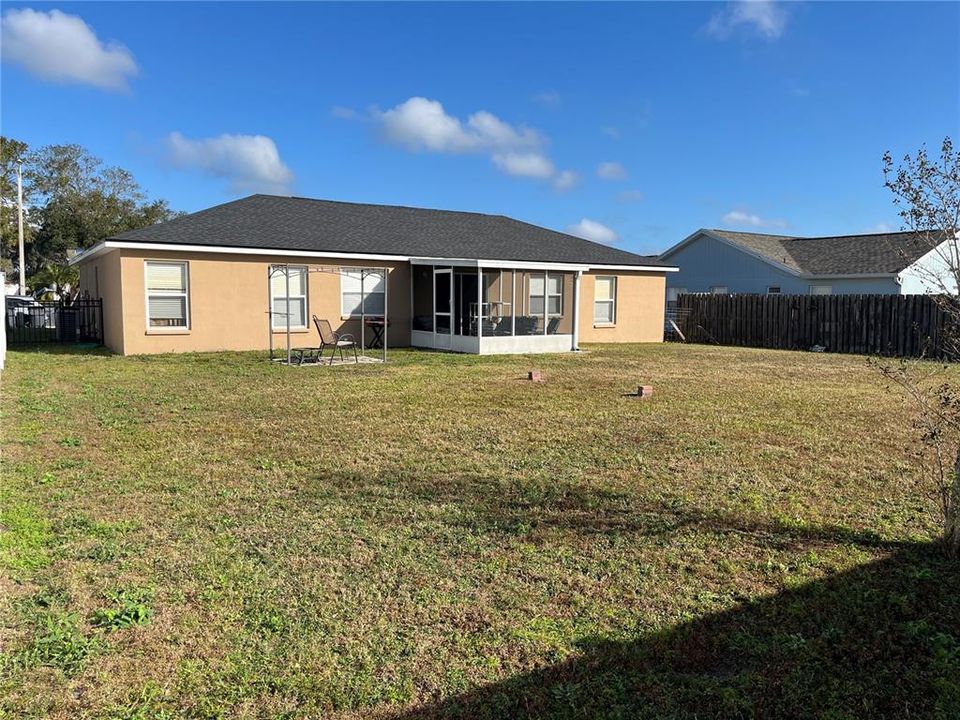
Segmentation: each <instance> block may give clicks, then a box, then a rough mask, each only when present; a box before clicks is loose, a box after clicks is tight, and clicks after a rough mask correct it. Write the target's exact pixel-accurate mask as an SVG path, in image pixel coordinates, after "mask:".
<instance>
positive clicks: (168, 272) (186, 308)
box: [144, 261, 190, 330]
mask: <svg viewBox="0 0 960 720" xmlns="http://www.w3.org/2000/svg"><path fill="white" fill-rule="evenodd" d="M144 273H145V275H146V286H147V328H148V329H149V328H153V329H155V330H157V329H161V330H162V329H170V330H188V329H189V328H190V295H189V289H188V288H189V285H188V277H189V273H188V271H187V263H185V262H153V261H147V262H145V263H144Z"/></svg>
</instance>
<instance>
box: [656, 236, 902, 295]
mask: <svg viewBox="0 0 960 720" xmlns="http://www.w3.org/2000/svg"><path fill="white" fill-rule="evenodd" d="M665 260H666V262H669V263H670V264H671V265H676V266H678V267H679V268H680V271H679V272H675V273H667V287H668V288H686V289H687V291H688V292H709V291H710V288H711V287H714V286H717V285H725V286H726V287H727V288H729V290H730V292H731V293H763V294H765V293H766V292H767V287H768V286H770V285H779V286H780V292H781V293H782V294H784V295H806V294H808V293H809V292H810V285H830V286H831V287H832V288H833V294H834V295H849V294H852V293H864V294H875V293H877V294H884V295H886V294H899V293H900V286H899V285H898V284H897V283H896V282H894V280H893V279H892V278H862V279H850V280H836V279H831V280H823V281H817V280H810V279H808V278H799V277H796V276H794V275H791V274H789V273H787V272H784V271H782V270H779V269H778V268H776V267H774V266H772V265H770V264H768V263H765V262H764V261H762V260H759V259H757V258H755V257H753V256H752V255H749V254H747V253H745V252H742V251H740V250H737V249H736V248H734V247H732V246H730V245H728V244H727V243H724V242H720V241H719V240H716V239H714V238H711V237H707V236H705V235H701V236H700V237H698V238H696V239H694V240H693V241H691V242H690V243H688V244H687V245H686V246H685V247H683V248H681V249H680V250H679V251H677V252H676V253H674V254H673V255H671V256H669V257H668V258H665Z"/></svg>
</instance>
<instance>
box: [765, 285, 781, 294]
mask: <svg viewBox="0 0 960 720" xmlns="http://www.w3.org/2000/svg"><path fill="white" fill-rule="evenodd" d="M779 294H780V286H779V285H768V286H767V295H779Z"/></svg>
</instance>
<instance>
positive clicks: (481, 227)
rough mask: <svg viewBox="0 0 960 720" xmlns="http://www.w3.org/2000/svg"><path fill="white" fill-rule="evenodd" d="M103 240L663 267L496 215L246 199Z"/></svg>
mask: <svg viewBox="0 0 960 720" xmlns="http://www.w3.org/2000/svg"><path fill="white" fill-rule="evenodd" d="M108 239H109V240H123V241H126V242H145V243H170V244H182V245H213V246H229V247H241V248H259V249H271V250H306V251H311V250H312V251H322V252H343V253H370V254H377V255H399V256H409V257H445V258H467V259H478V258H479V259H484V260H519V261H540V262H565V263H583V264H595V265H658V266H659V265H662V264H663V263H660V262H659V261H658V260H657V259H656V258H653V257H645V256H643V255H635V254H633V253H629V252H626V251H624V250H618V249H616V248H612V247H607V246H606V245H600V244H598V243H594V242H590V241H589V240H583V239H581V238H578V237H574V236H572V235H567V234H565V233H560V232H555V231H553V230H547V229H546V228H542V227H538V226H536V225H530V224H528V223H525V222H520V221H519V220H512V219H511V218H508V217H504V216H502V215H482V214H480V213H471V212H454V211H450V210H427V209H422V208H411V207H397V206H392V205H365V204H360V203H347V202H334V201H330V200H311V199H307V198H295V197H278V196H275V195H251V196H250V197H247V198H243V199H241V200H235V201H233V202H228V203H225V204H223V205H217V206H215V207H212V208H209V209H207V210H201V211H200V212H195V213H192V214H190V215H184V216H182V217H179V218H175V219H173V220H170V221H168V222H164V223H160V224H158V225H153V226H151V227H146V228H141V229H139V230H132V231H130V232H125V233H122V234H120V235H116V236H114V237H112V238H108Z"/></svg>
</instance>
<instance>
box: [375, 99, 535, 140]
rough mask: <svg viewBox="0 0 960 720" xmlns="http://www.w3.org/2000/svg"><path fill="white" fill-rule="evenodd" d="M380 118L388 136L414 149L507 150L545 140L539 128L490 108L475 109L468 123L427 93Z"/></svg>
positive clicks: (382, 127)
mask: <svg viewBox="0 0 960 720" xmlns="http://www.w3.org/2000/svg"><path fill="white" fill-rule="evenodd" d="M379 120H380V126H381V130H382V132H383V137H384V139H386V140H387V141H388V142H390V143H393V144H395V145H400V146H402V147H404V148H406V149H407V150H412V151H418V150H426V151H429V152H440V153H466V152H483V151H505V150H516V149H522V148H527V149H530V148H537V147H540V146H541V145H542V144H543V138H542V137H541V136H540V134H539V133H537V132H536V131H535V130H531V129H529V128H525V127H521V128H515V127H513V126H512V125H510V124H509V123H506V122H504V121H503V120H501V119H500V118H498V117H497V116H496V115H494V114H493V113H489V112H487V111H486V110H480V111H479V112H475V113H474V114H473V115H471V116H470V117H469V118H467V122H466V123H465V124H464V123H462V122H461V121H460V120H459V119H458V118H456V117H454V116H453V115H448V114H447V112H446V110H444V108H443V105H442V104H441V103H440V102H438V101H437V100H429V99H427V98H423V97H412V98H410V99H409V100H406V101H405V102H402V103H400V104H399V105H397V106H396V107H394V108H391V109H390V110H387V111H386V112H382V113H379Z"/></svg>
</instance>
